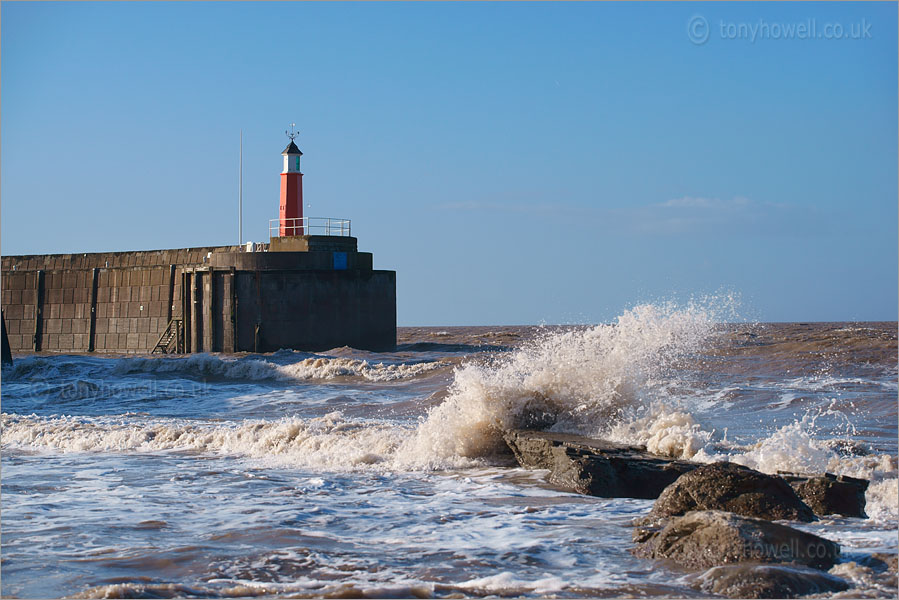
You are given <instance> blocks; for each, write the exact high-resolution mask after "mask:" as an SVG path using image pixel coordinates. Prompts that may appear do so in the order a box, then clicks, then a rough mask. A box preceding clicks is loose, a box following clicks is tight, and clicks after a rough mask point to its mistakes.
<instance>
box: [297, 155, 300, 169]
mask: <svg viewBox="0 0 899 600" xmlns="http://www.w3.org/2000/svg"><path fill="white" fill-rule="evenodd" d="M299 170H300V157H299V156H298V157H297V171H299Z"/></svg>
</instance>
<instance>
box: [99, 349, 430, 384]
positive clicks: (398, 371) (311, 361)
mask: <svg viewBox="0 0 899 600" xmlns="http://www.w3.org/2000/svg"><path fill="white" fill-rule="evenodd" d="M443 366H445V364H444V363H443V362H441V361H431V362H419V363H401V364H390V363H381V362H379V363H370V362H368V361H367V360H357V359H352V358H339V357H327V356H312V357H308V358H305V359H303V360H300V361H298V362H295V363H289V364H278V363H275V362H270V361H267V360H259V359H233V358H225V357H219V356H213V355H210V354H195V355H191V356H189V357H186V358H142V357H141V358H125V359H122V360H120V361H119V363H118V364H117V365H116V367H115V370H114V372H115V374H117V375H124V374H128V373H137V372H146V373H178V374H183V375H189V376H195V377H203V376H207V377H208V376H213V377H222V378H227V379H238V380H250V381H260V380H265V379H275V380H281V381H291V380H309V379H334V378H335V377H362V378H364V379H367V380H369V381H380V382H385V381H395V380H399V379H408V378H411V377H416V376H418V375H421V374H423V373H427V372H429V371H433V370H434V369H438V368H440V367H443Z"/></svg>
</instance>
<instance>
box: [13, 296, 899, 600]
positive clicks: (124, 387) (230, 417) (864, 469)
mask: <svg viewBox="0 0 899 600" xmlns="http://www.w3.org/2000/svg"><path fill="white" fill-rule="evenodd" d="M720 313H721V311H719V310H717V309H715V308H714V307H710V306H707V305H702V304H701V303H697V304H693V303H687V304H673V303H655V304H643V305H638V306H633V307H632V308H630V309H628V310H626V311H624V312H623V313H622V314H621V315H619V316H618V317H617V318H616V319H615V320H614V321H613V322H611V323H608V324H603V325H596V326H522V327H508V326H502V327H500V326H496V327H406V328H400V329H399V331H398V345H397V348H396V351H395V352H387V353H374V352H366V351H362V350H357V349H353V348H347V347H344V348H333V349H331V350H328V351H324V352H317V353H307V352H297V351H292V350H280V351H278V352H274V353H270V354H197V355H188V356H159V355H152V356H151V355H140V356H136V355H131V356H123V355H94V354H90V355H87V354H83V355H75V354H68V355H50V354H43V355H31V356H26V355H22V356H16V357H15V359H16V360H15V363H14V365H13V366H11V367H3V370H2V424H0V426H2V429H0V444H2V447H0V453H2V458H0V466H2V480H0V493H2V500H0V502H2V505H0V519H2V520H0V528H2V536H0V542H2V550H0V575H2V580H0V593H2V595H3V596H4V597H10V598H17V597H18V598H58V597H73V598H95V597H102V598H126V597H128V598H168V597H196V598H233V597H254V596H265V597H283V598H304V597H331V598H355V597H380V598H391V597H397V598H409V597H416V598H430V597H437V598H441V597H445V598H467V597H486V596H491V597H519V596H523V597H561V598H576V597H600V598H602V597H619V596H628V597H634V596H667V597H697V596H708V595H709V594H708V593H707V592H704V591H703V590H702V589H701V586H700V584H699V583H697V582H699V581H701V579H697V576H696V575H697V574H696V573H692V572H690V571H688V570H686V569H681V568H679V567H678V566H677V565H674V564H669V563H662V562H656V561H651V560H645V559H639V558H636V557H634V556H632V555H631V554H630V552H629V549H631V548H632V547H633V544H632V542H631V535H632V529H633V528H632V522H633V521H634V520H635V519H636V518H639V517H642V516H644V515H645V514H647V513H648V512H649V510H650V508H651V506H652V501H651V500H639V499H629V498H597V497H589V496H583V495H579V494H575V493H570V492H567V491H565V490H564V489H559V488H558V487H556V486H554V485H552V484H551V483H550V482H548V473H547V472H546V471H539V470H525V469H522V468H520V467H518V466H517V465H516V463H515V462H514V459H513V458H511V457H510V456H509V453H508V451H507V450H506V447H505V445H504V442H503V439H502V435H503V432H504V431H506V430H508V429H514V428H520V427H528V426H533V425H534V423H542V424H543V425H544V426H550V427H551V429H552V430H553V431H563V432H572V433H579V434H584V435H590V436H595V437H599V438H603V439H608V440H613V441H619V442H627V443H633V444H643V445H645V446H646V447H647V449H648V450H649V451H651V452H655V453H658V454H662V455H665V456H670V457H676V458H682V459H691V460H695V461H701V462H714V461H732V462H735V463H740V464H743V465H747V466H750V467H752V468H755V469H758V470H761V471H764V472H767V473H778V472H781V471H787V472H793V473H813V474H820V473H823V472H830V473H835V474H845V475H850V476H853V477H864V478H866V479H869V480H870V486H869V487H868V490H867V493H866V500H867V507H866V512H867V518H847V517H837V516H833V517H824V518H821V519H819V520H818V521H816V522H813V523H808V524H791V525H793V526H796V527H798V528H801V529H803V530H806V531H810V532H813V533H815V534H817V535H820V536H823V537H825V538H828V539H831V540H834V541H837V542H838V543H839V544H840V545H841V547H842V555H841V558H840V563H839V564H837V565H836V566H835V567H834V568H833V569H831V572H832V573H833V574H836V575H838V576H839V577H842V578H843V579H845V580H846V581H848V582H850V583H851V585H852V588H851V589H850V590H849V591H848V592H842V593H840V594H837V596H841V595H842V596H846V595H848V596H851V597H857V596H867V597H895V595H896V591H897V590H896V587H895V577H893V578H892V580H890V579H889V577H885V576H884V575H883V574H881V573H878V572H877V569H875V568H873V567H872V566H871V565H872V564H874V563H872V562H871V557H872V556H873V555H875V554H884V553H886V554H896V552H897V526H899V515H897V513H899V510H897V508H899V492H897V419H899V415H897V323H895V322H889V323H752V322H739V321H738V322H733V320H732V319H731V320H728V319H726V318H724V317H722V315H721V314H720ZM550 424H551V425H550Z"/></svg>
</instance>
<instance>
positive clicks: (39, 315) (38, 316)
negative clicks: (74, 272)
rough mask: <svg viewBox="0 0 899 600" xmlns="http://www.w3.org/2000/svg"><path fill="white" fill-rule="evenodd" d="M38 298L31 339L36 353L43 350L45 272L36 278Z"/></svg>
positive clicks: (35, 303) (36, 299)
mask: <svg viewBox="0 0 899 600" xmlns="http://www.w3.org/2000/svg"><path fill="white" fill-rule="evenodd" d="M35 286H36V291H37V293H36V294H35V296H37V297H36V298H35V300H34V335H32V337H31V347H32V349H33V350H34V351H35V352H40V350H41V335H42V333H43V332H42V331H41V328H42V325H43V320H44V272H43V271H42V270H39V271H38V272H37V277H36V282H35Z"/></svg>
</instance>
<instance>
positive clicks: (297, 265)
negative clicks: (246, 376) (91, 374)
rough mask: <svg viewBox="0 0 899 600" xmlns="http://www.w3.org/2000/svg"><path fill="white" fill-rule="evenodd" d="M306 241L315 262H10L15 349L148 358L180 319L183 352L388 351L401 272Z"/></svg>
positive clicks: (37, 258) (212, 257)
mask: <svg viewBox="0 0 899 600" xmlns="http://www.w3.org/2000/svg"><path fill="white" fill-rule="evenodd" d="M307 238H312V239H311V240H309V239H307V240H306V246H307V247H311V248H313V250H309V251H305V252H244V251H243V248H242V247H240V246H216V247H202V248H183V249H173V250H150V251H134V252H106V253H87V254H50V255H25V256H4V257H3V258H2V291H0V301H2V308H3V315H4V318H5V322H6V326H7V332H8V338H9V346H10V348H11V350H12V351H13V352H18V353H21V352H38V351H48V352H103V353H141V352H150V351H152V350H153V348H154V346H155V345H156V343H157V341H158V340H159V339H160V336H161V335H162V333H163V332H165V331H166V329H167V328H168V327H169V325H170V323H172V322H173V319H174V320H177V321H178V323H175V327H179V328H180V336H181V338H180V339H182V341H183V344H182V349H183V351H184V352H239V351H258V352H270V351H274V350H278V349H279V348H294V349H300V350H322V349H328V348H333V347H336V346H343V345H347V346H353V347H357V348H364V349H371V350H388V349H392V348H393V347H394V346H395V343H396V274H395V272H393V271H379V270H373V269H372V257H371V254H369V253H364V252H356V251H355V241H356V240H355V238H343V239H341V240H338V241H334V240H330V241H329V240H327V239H323V238H320V239H315V238H316V236H307ZM350 240H351V242H350ZM348 244H351V245H348ZM316 248H318V249H316ZM321 248H328V249H327V250H322V249H321ZM332 248H338V249H340V250H342V251H334V250H333V249H332ZM264 249H265V248H264Z"/></svg>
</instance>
